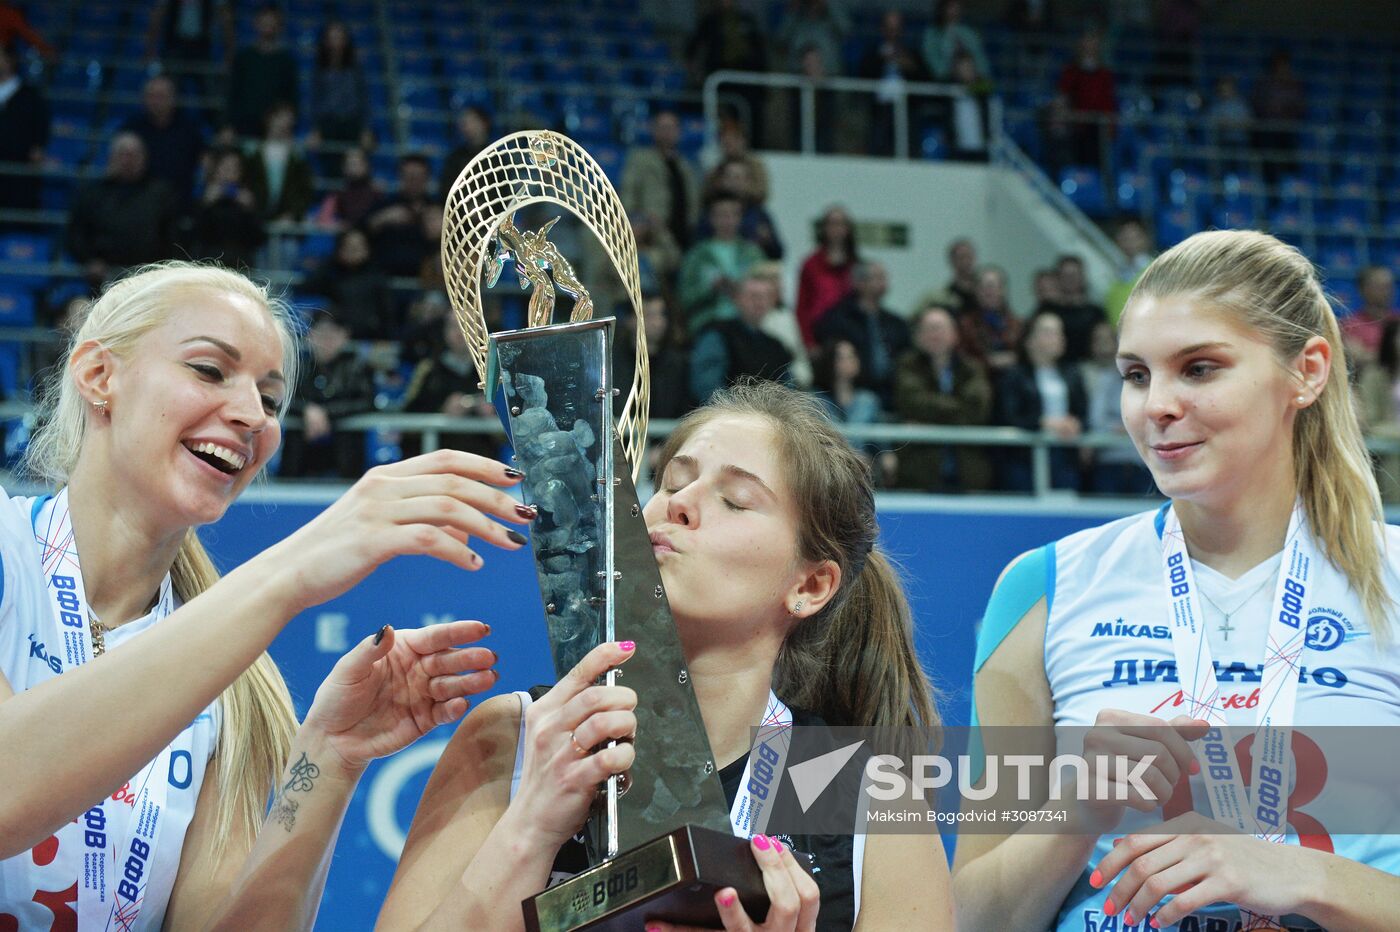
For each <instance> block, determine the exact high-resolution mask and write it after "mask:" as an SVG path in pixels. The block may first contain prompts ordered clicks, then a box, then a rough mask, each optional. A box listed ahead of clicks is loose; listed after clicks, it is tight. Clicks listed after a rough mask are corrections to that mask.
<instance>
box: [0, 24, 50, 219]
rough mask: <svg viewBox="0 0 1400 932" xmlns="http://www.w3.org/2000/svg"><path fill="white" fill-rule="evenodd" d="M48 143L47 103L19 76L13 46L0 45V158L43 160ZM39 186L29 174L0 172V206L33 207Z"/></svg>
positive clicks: (28, 161)
mask: <svg viewBox="0 0 1400 932" xmlns="http://www.w3.org/2000/svg"><path fill="white" fill-rule="evenodd" d="M48 144H49V105H48V101H46V100H45V99H44V95H43V93H42V92H41V91H39V89H38V88H36V87H34V86H33V85H32V84H30V83H29V82H28V81H26V80H24V79H23V78H21V77H20V75H19V72H18V70H17V69H16V67H15V53H14V49H13V48H11V47H10V46H8V45H0V162H22V163H25V164H28V165H32V166H34V167H35V168H38V167H40V166H42V165H43V164H44V149H45V147H47V146H48ZM42 189H43V186H42V185H41V184H39V179H38V178H36V177H34V176H33V175H12V174H8V173H0V208H8V209H17V210H35V209H37V208H38V207H39V204H40V200H39V193H40V191H41V190H42Z"/></svg>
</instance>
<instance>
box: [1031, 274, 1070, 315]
mask: <svg viewBox="0 0 1400 932" xmlns="http://www.w3.org/2000/svg"><path fill="white" fill-rule="evenodd" d="M1031 293H1032V294H1034V295H1035V309H1034V310H1032V311H1031V313H1032V314H1038V313H1040V312H1041V311H1053V310H1055V309H1056V308H1058V307H1059V306H1060V303H1061V302H1062V301H1063V300H1064V298H1063V296H1062V295H1061V294H1060V276H1059V275H1058V274H1057V273H1056V272H1055V270H1054V269H1036V272H1035V276H1034V277H1033V278H1032V279H1031Z"/></svg>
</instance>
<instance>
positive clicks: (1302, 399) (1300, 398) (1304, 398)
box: [1298, 395, 1308, 405]
mask: <svg viewBox="0 0 1400 932" xmlns="http://www.w3.org/2000/svg"><path fill="white" fill-rule="evenodd" d="M1307 403H1308V396H1307V395H1299V396H1298V404H1300V405H1305V404H1307Z"/></svg>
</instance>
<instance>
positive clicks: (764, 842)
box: [753, 835, 768, 851]
mask: <svg viewBox="0 0 1400 932" xmlns="http://www.w3.org/2000/svg"><path fill="white" fill-rule="evenodd" d="M753 846H754V847H755V848H757V849H758V850H759V851H767V850H768V838H767V837H766V836H764V835H755V836H753Z"/></svg>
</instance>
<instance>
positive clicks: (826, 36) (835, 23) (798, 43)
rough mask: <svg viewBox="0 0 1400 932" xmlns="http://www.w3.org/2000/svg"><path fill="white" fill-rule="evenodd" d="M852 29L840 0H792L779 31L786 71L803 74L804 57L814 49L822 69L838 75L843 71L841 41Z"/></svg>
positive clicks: (829, 73) (827, 72) (824, 71)
mask: <svg viewBox="0 0 1400 932" xmlns="http://www.w3.org/2000/svg"><path fill="white" fill-rule="evenodd" d="M850 32H851V19H850V17H849V16H848V15H847V14H846V10H845V7H844V6H843V4H842V3H841V0H792V2H791V3H789V5H788V12H787V15H786V17H784V20H783V26H782V29H781V31H780V32H779V33H778V41H779V42H780V43H782V45H783V47H784V48H785V49H786V50H787V56H788V71H791V72H793V73H794V74H802V73H803V71H804V69H803V65H802V59H803V56H804V55H806V54H808V53H809V52H814V53H815V54H816V55H817V57H818V58H819V59H820V60H821V66H822V71H823V73H825V74H828V75H833V76H834V75H839V74H841V72H842V71H844V70H845V67H844V63H843V62H842V60H841V42H842V40H844V39H845V37H846V36H848V35H849V34H850Z"/></svg>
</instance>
